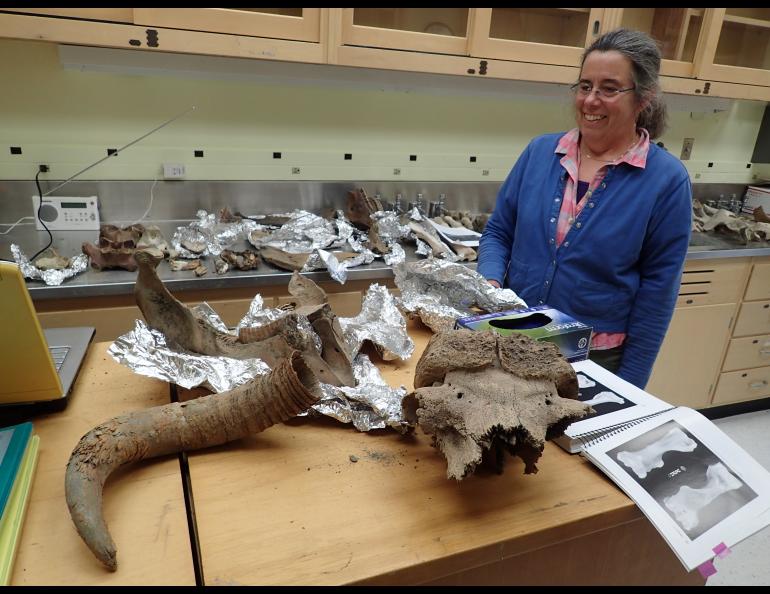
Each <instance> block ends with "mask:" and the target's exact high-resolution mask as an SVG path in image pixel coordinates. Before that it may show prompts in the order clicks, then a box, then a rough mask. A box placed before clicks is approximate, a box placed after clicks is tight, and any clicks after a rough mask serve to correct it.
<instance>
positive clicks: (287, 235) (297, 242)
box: [248, 210, 337, 254]
mask: <svg viewBox="0 0 770 594" xmlns="http://www.w3.org/2000/svg"><path fill="white" fill-rule="evenodd" d="M285 216H288V217H289V221H287V222H286V223H284V224H283V225H282V226H281V227H280V228H279V229H277V230H275V231H273V232H272V233H270V234H269V235H266V236H264V237H259V238H253V237H251V236H249V238H248V240H249V241H250V242H251V244H252V245H253V246H254V247H256V248H258V249H259V248H262V247H264V246H270V247H274V248H277V249H279V250H283V251H285V252H289V253H290V254H302V253H307V252H311V251H313V250H315V249H319V248H320V249H323V248H327V247H328V246H330V245H331V244H332V243H333V242H334V241H335V240H336V239H337V231H336V230H335V228H334V225H333V224H332V222H331V221H328V220H326V219H324V218H323V217H319V216H318V215H315V214H313V213H310V212H307V211H306V210H295V211H293V212H291V213H288V214H286V215H285Z"/></svg>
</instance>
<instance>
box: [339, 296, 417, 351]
mask: <svg viewBox="0 0 770 594" xmlns="http://www.w3.org/2000/svg"><path fill="white" fill-rule="evenodd" d="M338 319H339V322H340V326H341V327H342V334H343V336H344V338H345V342H346V343H347V348H348V354H349V355H350V356H351V357H353V356H354V355H355V353H357V352H358V351H360V350H361V345H362V344H363V342H364V340H370V341H371V342H373V343H374V344H376V345H378V346H380V347H382V348H383V349H385V351H384V352H383V359H385V360H386V361H392V360H393V359H396V358H400V359H404V360H405V359H408V358H409V357H411V356H412V353H413V352H414V342H413V341H412V339H411V338H409V333H408V332H407V330H406V320H405V319H404V316H403V315H401V312H400V311H399V310H398V307H397V306H396V300H395V299H394V297H393V295H392V294H391V293H390V291H388V289H386V288H385V287H383V286H382V285H378V284H373V285H370V286H369V290H368V291H367V292H366V295H365V296H364V299H363V303H362V304H361V313H359V314H358V315H357V316H355V317H354V318H338Z"/></svg>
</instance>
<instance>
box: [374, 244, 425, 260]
mask: <svg viewBox="0 0 770 594" xmlns="http://www.w3.org/2000/svg"><path fill="white" fill-rule="evenodd" d="M420 243H422V242H420ZM423 245H425V244H423ZM382 259H383V260H384V261H385V264H387V265H388V266H395V265H396V264H401V263H402V262H405V261H406V252H405V251H404V248H402V247H401V244H400V243H393V244H391V246H390V253H389V254H385V255H384V256H383V257H382Z"/></svg>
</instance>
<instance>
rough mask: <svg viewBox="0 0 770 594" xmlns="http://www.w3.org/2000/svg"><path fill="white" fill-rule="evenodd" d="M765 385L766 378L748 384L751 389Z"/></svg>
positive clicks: (758, 388) (757, 388)
mask: <svg viewBox="0 0 770 594" xmlns="http://www.w3.org/2000/svg"><path fill="white" fill-rule="evenodd" d="M766 385H767V380H762V381H759V382H751V383H750V384H749V388H751V389H752V390H760V389H762V388H764V387H765V386H766Z"/></svg>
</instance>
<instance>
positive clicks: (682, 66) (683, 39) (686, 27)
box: [602, 8, 704, 77]
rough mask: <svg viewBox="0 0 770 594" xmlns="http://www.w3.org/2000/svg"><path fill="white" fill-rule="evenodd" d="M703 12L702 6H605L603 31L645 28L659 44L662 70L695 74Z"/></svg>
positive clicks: (681, 74) (671, 74)
mask: <svg viewBox="0 0 770 594" xmlns="http://www.w3.org/2000/svg"><path fill="white" fill-rule="evenodd" d="M703 16H704V9H703V8H608V9H606V13H605V16H604V19H603V27H602V32H603V33H604V32H607V31H611V30H612V29H616V28H618V27H625V28H626V29H636V30H638V31H644V32H645V33H648V34H649V35H650V36H651V37H652V38H653V39H655V40H656V41H657V42H658V44H659V46H660V51H661V54H662V56H663V63H662V64H661V70H660V73H661V74H663V75H668V76H689V77H694V76H695V66H694V63H695V56H696V48H697V46H698V39H699V37H700V33H701V31H702V30H703Z"/></svg>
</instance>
